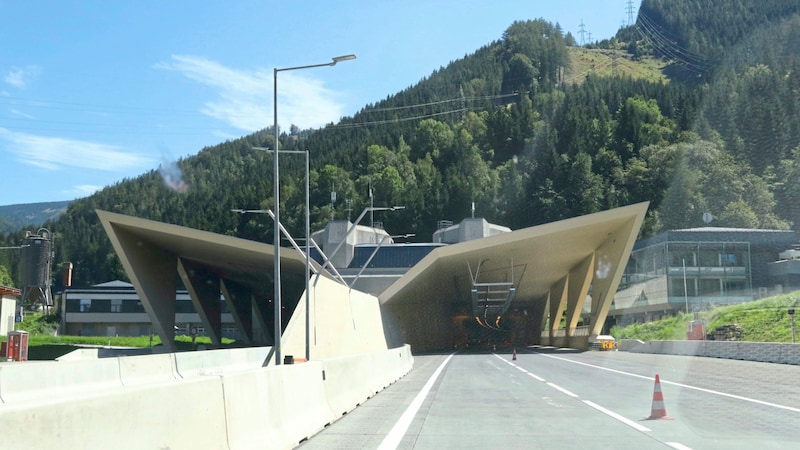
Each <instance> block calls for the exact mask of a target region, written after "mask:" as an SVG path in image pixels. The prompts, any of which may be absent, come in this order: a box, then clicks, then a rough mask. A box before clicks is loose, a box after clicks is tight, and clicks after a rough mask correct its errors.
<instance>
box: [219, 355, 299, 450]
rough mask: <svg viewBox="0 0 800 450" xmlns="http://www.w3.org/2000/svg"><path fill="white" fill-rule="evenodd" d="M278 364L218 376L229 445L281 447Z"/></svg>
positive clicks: (280, 382)
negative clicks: (275, 366)
mask: <svg viewBox="0 0 800 450" xmlns="http://www.w3.org/2000/svg"><path fill="white" fill-rule="evenodd" d="M281 371H282V368H263V369H254V370H250V371H247V372H242V373H235V374H228V375H225V376H223V377H222V389H223V393H224V395H225V422H226V424H227V431H228V447H229V448H231V449H237V450H238V449H261V448H267V447H272V448H281V447H282V445H280V444H281V443H284V442H287V441H288V437H287V436H286V435H284V433H283V429H284V421H283V420H284V416H283V411H282V410H281V407H282V402H276V401H274V399H275V398H280V396H281V395H282V394H281V391H282V389H283V383H282V377H281V376H280V374H281Z"/></svg>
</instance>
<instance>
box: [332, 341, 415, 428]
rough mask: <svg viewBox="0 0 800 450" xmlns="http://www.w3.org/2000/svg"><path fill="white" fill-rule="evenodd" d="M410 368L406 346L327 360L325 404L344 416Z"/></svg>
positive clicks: (411, 360)
mask: <svg viewBox="0 0 800 450" xmlns="http://www.w3.org/2000/svg"><path fill="white" fill-rule="evenodd" d="M412 366H413V358H412V357H411V348H410V347H409V346H407V345H406V346H404V347H400V348H394V349H390V350H384V351H382V352H371V353H366V354H363V355H355V356H346V357H341V358H332V359H327V360H325V361H324V366H323V369H324V370H325V391H326V397H327V400H328V404H329V405H330V408H331V410H332V411H333V412H334V413H336V414H339V415H342V414H346V413H348V412H350V411H352V410H353V409H355V408H356V407H357V406H358V405H360V404H361V403H363V402H364V401H366V400H367V399H369V398H371V397H372V396H373V395H375V394H376V393H378V392H380V391H381V390H383V389H384V388H385V387H386V386H389V385H390V384H392V383H394V382H395V381H397V380H398V379H400V378H401V377H402V376H403V375H405V374H406V373H408V372H409V371H410V370H411V368H412Z"/></svg>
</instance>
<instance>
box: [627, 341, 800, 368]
mask: <svg viewBox="0 0 800 450" xmlns="http://www.w3.org/2000/svg"><path fill="white" fill-rule="evenodd" d="M619 349H620V350H622V351H626V352H633V353H657V354H666V355H687V356H707V357H711V358H726V359H739V360H744V361H761V362H770V363H782V364H797V365H800V344H778V343H768V342H736V341H649V342H642V341H636V340H628V339H624V340H622V341H620V343H619Z"/></svg>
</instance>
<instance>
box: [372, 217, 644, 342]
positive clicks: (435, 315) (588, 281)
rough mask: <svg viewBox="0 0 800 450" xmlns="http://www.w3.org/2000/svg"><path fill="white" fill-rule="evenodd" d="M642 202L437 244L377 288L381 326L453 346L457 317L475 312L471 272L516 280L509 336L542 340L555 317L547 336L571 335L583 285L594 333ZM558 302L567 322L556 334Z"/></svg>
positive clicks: (488, 279)
mask: <svg viewBox="0 0 800 450" xmlns="http://www.w3.org/2000/svg"><path fill="white" fill-rule="evenodd" d="M647 206H648V203H639V204H635V205H630V206H626V207H621V208H616V209H613V210H609V211H604V212H599V213H595V214H590V215H586V216H581V217H575V218H572V219H567V220H562V221H559V222H553V223H549V224H544V225H539V226H535V227H530V228H525V229H522V230H516V231H513V232H510V233H504V234H501V235H497V236H492V237H488V238H484V239H478V240H474V241H467V242H463V243H459V244H453V245H449V246H446V247H441V248H437V249H435V250H434V251H432V252H431V253H430V254H428V256H426V257H425V258H424V259H423V260H422V261H420V262H419V263H418V264H417V265H415V266H414V267H412V268H411V270H409V271H408V272H407V273H406V274H405V275H404V276H403V277H402V278H400V279H399V280H398V281H397V282H395V283H394V284H393V285H391V286H390V287H389V288H388V289H387V290H386V291H384V292H383V293H381V294H380V296H379V299H380V301H381V304H382V306H383V308H384V310H386V311H387V312H389V313H390V316H391V317H390V318H389V323H388V325H390V326H388V327H386V328H387V329H392V330H396V331H399V332H400V333H401V334H400V335H399V336H395V339H399V340H402V341H403V342H407V343H409V344H411V348H412V349H414V350H417V351H419V350H433V349H442V348H451V347H452V346H453V345H458V344H459V342H458V341H459V338H460V335H461V337H463V333H464V332H465V331H464V330H463V329H461V327H462V326H463V321H464V317H463V316H464V315H466V320H467V321H472V320H473V319H474V317H473V314H471V312H470V309H471V308H470V303H471V302H470V296H469V292H470V289H471V285H472V280H473V279H475V275H476V274H477V281H478V282H483V283H503V282H509V281H510V282H512V283H513V284H514V286H515V287H516V294H515V296H514V300H513V302H512V310H511V314H510V316H514V314H513V313H514V311H516V312H518V313H519V312H521V314H517V317H516V322H517V324H516V328H519V329H520V330H519V333H518V334H517V336H516V339H513V338H512V339H509V340H512V341H513V340H518V341H527V342H531V341H533V342H537V341H538V342H541V341H539V338H540V337H541V331H543V330H544V329H545V326H546V325H547V323H548V317H550V318H551V320H550V322H552V323H554V326H552V327H551V328H552V330H553V331H554V333H546V334H549V336H548V337H549V338H553V337H555V336H554V335H557V334H563V335H565V336H566V337H571V336H572V335H573V333H574V330H575V328H576V327H575V324H577V321H578V319H579V316H580V314H581V311H582V309H583V303H584V300H585V297H586V293H587V291H588V289H589V287H590V286H591V294H592V305H591V306H592V308H591V324H590V329H589V331H588V334H594V335H596V334H600V331H601V328H602V325H603V322H604V321H605V319H606V315H607V313H608V309H609V306H610V304H611V300H612V299H613V295H614V292H615V291H616V289H617V286H618V285H619V281H620V278H621V277H622V274H623V271H624V268H625V264H626V263H627V261H628V257H629V256H630V252H631V250H632V248H633V244H634V242H635V240H636V237H637V235H638V233H639V229H640V227H641V224H642V222H643V220H644V216H645V213H646V212H647ZM479 267H480V271H479V272H478V268H479ZM567 279H570V282H569V283H567V284H566V285H564V288H563V291H562V290H559V291H558V292H563V293H564V295H565V299H568V300H569V301H568V302H566V303H565V304H563V305H556V304H557V302H553V305H556V306H553V305H551V303H550V302H549V300H550V297H551V291H553V290H558V289H559V283H560V282H562V283H563V282H564V281H566V280H567ZM570 306H571V310H570ZM565 309H566V310H567V311H566V312H567V315H568V317H567V326H566V328H565V329H563V332H562V333H557V330H558V329H559V326H560V318H561V315H562V313H563V312H564V310H565ZM456 321H460V322H462V323H454V322H456ZM483 325H489V326H490V327H491V326H492V325H493V324H492V323H489V324H483ZM385 326H386V325H385ZM584 340H585V339H584ZM550 343H551V344H552V343H557V342H552V340H551V342H550ZM563 344H565V345H566V344H567V343H566V342H564V343H563Z"/></svg>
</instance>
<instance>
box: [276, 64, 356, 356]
mask: <svg viewBox="0 0 800 450" xmlns="http://www.w3.org/2000/svg"><path fill="white" fill-rule="evenodd" d="M351 59H356V55H344V56H337V57H334V58H332V60H331V62H328V63H323V64H311V65H307V66H296V67H285V68H281V69H279V68H275V69H274V70H273V91H272V94H273V99H272V107H273V120H274V122H273V130H274V131H275V158H274V159H273V173H272V177H273V190H274V192H275V205H274V206H275V207H274V213H275V235H274V243H275V244H274V245H275V275H274V277H275V293H274V297H275V299H274V300H275V304H274V310H275V322H274V327H275V333H274V336H275V337H274V346H275V365H276V366H279V365H281V255H280V248H281V232H280V223H281V213H280V182H279V175H278V168H279V165H278V155H279V154H280V149H279V145H280V144H279V142H278V139H279V137H280V134H279V131H278V72H286V71H289V70H300V69H311V68H314V67H324V66H335V65H336V63H338V62H341V61H349V60H351ZM306 170H308V161H306ZM307 180H308V178H306V182H307ZM308 227H309V212H308V188H306V280H308V277H309V272H308V269H309V267H308ZM306 321H308V281H306ZM306 346H308V322H306ZM306 352H308V347H306ZM306 356H308V355H306Z"/></svg>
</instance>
